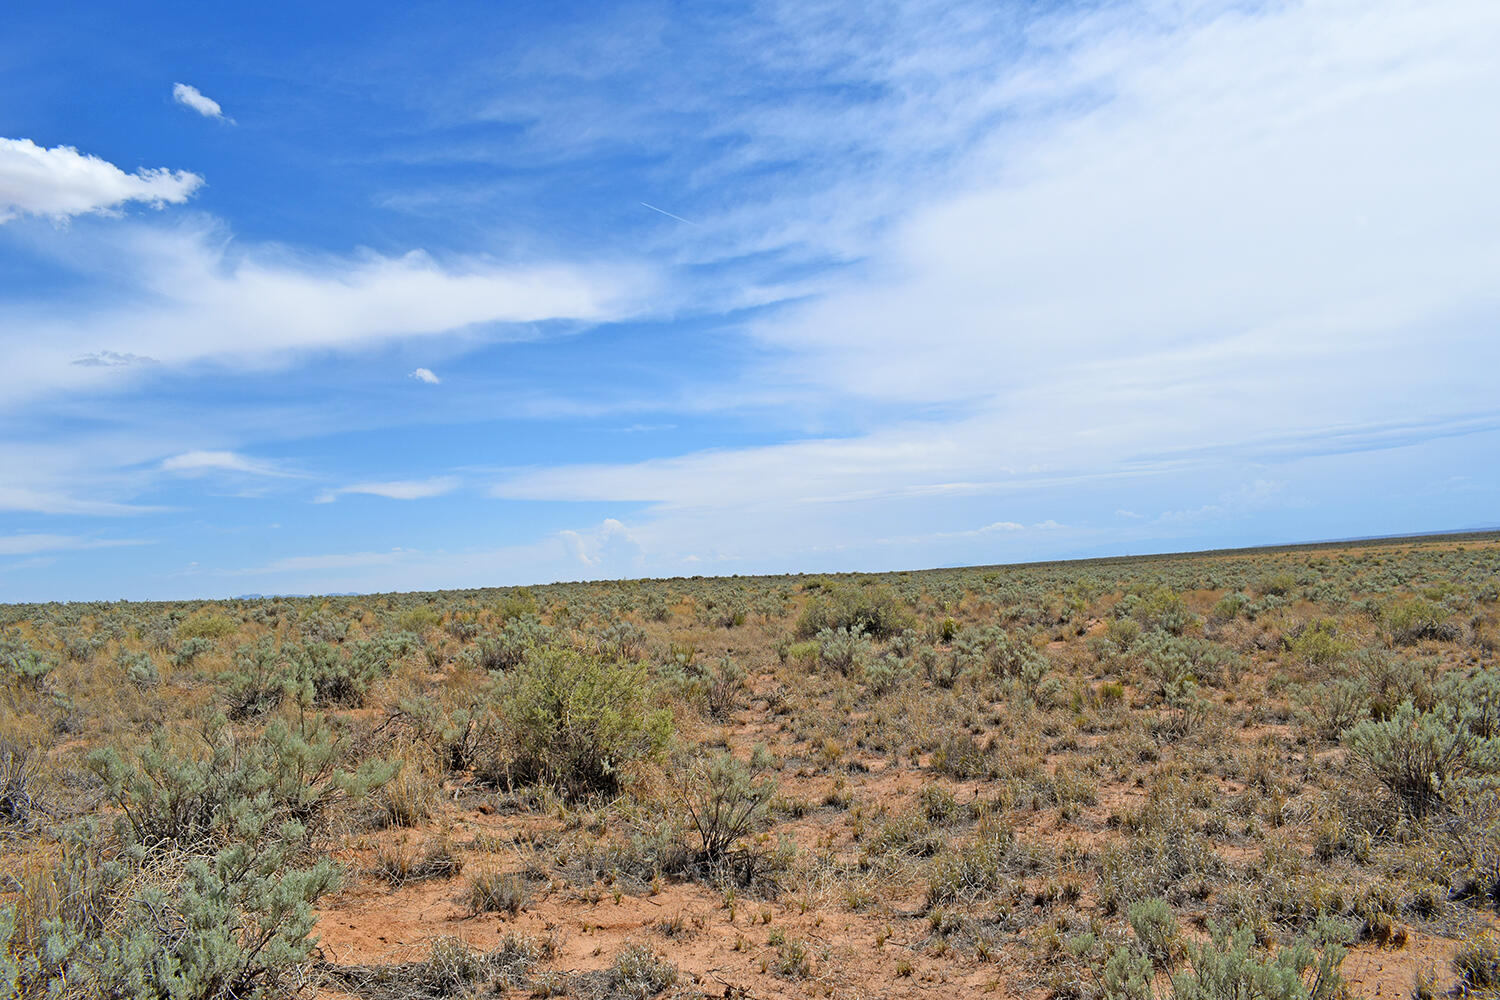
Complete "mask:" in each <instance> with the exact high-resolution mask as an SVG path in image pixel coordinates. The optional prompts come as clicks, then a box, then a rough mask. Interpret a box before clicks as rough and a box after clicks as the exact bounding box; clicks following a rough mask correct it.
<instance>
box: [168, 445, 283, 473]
mask: <svg viewBox="0 0 1500 1000" xmlns="http://www.w3.org/2000/svg"><path fill="white" fill-rule="evenodd" d="M161 469H162V471H163V472H176V473H180V474H182V475H188V476H192V475H201V474H203V473H208V472H240V473H244V474H246V475H252V476H286V475H290V473H287V472H285V471H283V470H281V469H279V468H277V467H276V466H275V465H273V464H272V463H270V462H262V461H258V460H256V459H253V458H247V457H246V456H244V455H241V454H239V453H238V452H233V451H188V452H183V453H182V454H180V455H173V456H172V457H170V458H167V459H163V460H162V463H161Z"/></svg>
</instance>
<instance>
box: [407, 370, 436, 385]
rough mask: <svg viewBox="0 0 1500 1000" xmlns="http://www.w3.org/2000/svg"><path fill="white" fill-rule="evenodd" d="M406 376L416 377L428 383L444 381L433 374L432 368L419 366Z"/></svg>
mask: <svg viewBox="0 0 1500 1000" xmlns="http://www.w3.org/2000/svg"><path fill="white" fill-rule="evenodd" d="M406 377H407V378H410V379H416V380H417V381H418V382H425V383H427V384H428V385H437V384H438V383H439V382H441V381H442V379H440V378H438V377H437V375H435V374H433V371H432V369H431V368H418V369H416V370H415V371H413V372H412V373H411V374H410V375H408V376H406Z"/></svg>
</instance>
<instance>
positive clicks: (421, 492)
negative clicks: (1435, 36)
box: [314, 476, 459, 503]
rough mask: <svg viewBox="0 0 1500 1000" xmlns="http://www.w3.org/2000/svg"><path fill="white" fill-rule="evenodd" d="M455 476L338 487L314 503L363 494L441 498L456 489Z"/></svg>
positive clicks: (402, 498) (405, 497)
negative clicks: (352, 494) (353, 494)
mask: <svg viewBox="0 0 1500 1000" xmlns="http://www.w3.org/2000/svg"><path fill="white" fill-rule="evenodd" d="M458 487H459V480H458V477H456V476H437V477H435V478H432V479H404V480H394V481H391V482H384V483H355V484H353V485H352V486H340V487H339V488H338V489H336V490H327V491H326V492H323V493H320V494H319V495H318V497H317V498H316V500H315V501H314V502H315V503H333V502H334V501H335V500H337V499H338V498H339V497H341V496H345V495H348V494H351V493H363V494H366V495H368V496H375V497H385V498H386V499H387V500H426V499H428V498H430V497H437V496H442V495H443V494H444V493H451V492H453V491H454V490H456V489H458Z"/></svg>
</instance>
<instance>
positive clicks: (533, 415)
mask: <svg viewBox="0 0 1500 1000" xmlns="http://www.w3.org/2000/svg"><path fill="white" fill-rule="evenodd" d="M313 6H314V7H316V9H315V10H302V9H298V8H294V7H291V6H288V7H285V8H283V9H282V10H281V11H275V10H274V9H273V10H272V12H271V13H267V8H265V7H261V8H255V9H254V13H253V14H252V13H250V12H249V11H250V10H251V8H245V11H246V12H245V13H239V12H237V11H234V10H218V9H213V8H212V7H205V6H204V5H201V4H192V5H189V4H159V5H152V6H151V7H150V9H149V10H147V9H144V8H139V9H127V8H125V7H122V6H121V5H118V4H95V5H89V4H80V5H70V7H69V8H68V9H67V10H63V9H62V8H59V7H56V6H53V7H46V6H44V5H24V6H23V8H22V9H18V10H14V11H9V12H8V24H7V30H6V32H5V33H4V35H3V36H0V92H3V93H4V94H5V98H4V100H3V101H0V339H3V342H4V348H5V357H6V359H7V361H8V364H7V365H6V367H5V371H4V373H3V375H0V600H9V601H25V600H50V599H114V598H121V597H125V598H169V597H210V596H228V595H235V594H243V593H304V592H332V591H368V590H413V589H429V588H439V587H472V586H481V585H503V584H514V583H528V582H541V581H548V580H559V579H562V580H573V579H585V578H596V577H621V576H643V575H647V576H669V575H691V574H698V573H703V574H710V573H712V574H728V573H757V572H772V573H779V572H788V571H824V570H847V569H869V570H875V569H892V568H914V567H923V566H934V565H951V564H978V563H994V562H1006V561H1017V560H1026V559H1040V558H1061V557H1069V556H1081V555H1096V554H1115V553H1126V552H1147V551H1166V550H1173V549H1184V548H1204V547H1218V546H1230V545H1241V544H1257V543H1270V542H1278V541H1295V540H1305V539H1319V538H1333V537H1349V536H1360V535H1371V534H1385V533H1400V532H1409V531H1425V530H1442V529H1460V528H1469V527H1481V526H1493V525H1495V524H1496V523H1497V522H1500V516H1497V515H1496V511H1497V510H1500V506H1497V500H1500V469H1497V462H1496V458H1497V456H1500V393H1497V392H1496V389H1495V383H1496V372H1497V370H1500V365H1497V362H1500V337H1497V336H1496V333H1497V325H1496V320H1497V318H1500V190H1497V185H1496V183H1495V165H1496V164H1497V163H1500V128H1497V126H1496V121H1497V119H1496V116H1495V95H1496V94H1500V61H1497V60H1495V58H1494V55H1493V54H1494V52H1495V51H1500V6H1497V5H1495V4H1493V3H1491V2H1488V0H1451V2H1448V3H1444V4H1430V3H1424V2H1415V0H1413V2H1403V0H1302V2H1298V0H1281V2H1266V3H1254V2H1236V3H1229V2H1215V0H1171V2H1168V0H1159V2H1155V0H1140V2H1099V3H1055V4H1049V3H1041V2H1027V3H1021V2H1016V3H1004V2H1001V3H996V2H994V0H988V2H982V3H973V4H970V3H964V2H953V3H926V4H903V3H873V4H872V3H862V4H836V3H829V4H823V3H808V2H797V3H785V4H776V3H770V4H753V5H747V4H702V3H695V4H682V5H673V4H663V3H641V4H627V3H620V4H611V5H561V4H540V3H536V4H510V5H495V4H481V3H472V4H464V3H441V2H439V3H429V4H420V5H408V6H407V7H406V8H405V9H400V10H397V9H394V8H392V9H390V10H388V11H383V10H382V9H381V8H380V7H379V6H378V5H377V6H375V7H372V6H371V5H369V4H359V5H356V4H337V3H329V4H319V5H313Z"/></svg>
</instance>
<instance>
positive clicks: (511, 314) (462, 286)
mask: <svg viewBox="0 0 1500 1000" xmlns="http://www.w3.org/2000/svg"><path fill="white" fill-rule="evenodd" d="M100 240H101V242H100V243H99V244H98V245H97V246H96V247H95V248H94V251H95V252H96V253H97V260H96V261H92V262H91V266H93V265H94V264H96V265H97V269H98V272H99V274H100V276H101V277H107V278H108V279H109V280H110V281H111V282H113V283H121V284H124V285H125V286H126V287H127V288H129V289H130V290H131V294H123V295H122V294H120V293H119V291H118V290H117V289H115V290H112V291H111V293H110V294H109V295H108V296H106V297H104V298H103V299H102V300H101V301H100V302H98V303H93V304H90V303H88V302H87V300H86V299H85V300H84V301H83V302H81V303H79V304H76V305H70V306H67V307H56V306H51V305H49V308H48V309H47V310H46V311H45V312H40V311H38V310H34V309H33V310H24V309H20V308H13V309H11V310H9V311H8V312H7V311H5V310H0V339H3V340H4V341H5V347H6V350H7V355H8V363H10V364H11V373H12V376H13V382H12V384H11V389H12V391H10V392H7V393H6V394H5V395H4V397H3V398H0V408H5V407H7V406H15V405H20V404H22V403H24V402H29V401H31V400H34V399H36V398H38V397H41V396H46V395H48V394H50V393H55V392H58V391H63V390H67V391H73V392H78V391H87V390H90V389H94V390H108V389H111V388H115V387H119V386H124V385H129V384H130V382H131V380H132V379H135V378H139V377H142V376H143V375H144V374H150V375H151V376H152V377H163V376H164V375H167V374H170V373H171V372H173V371H180V370H182V369H184V368H187V367H190V366H214V367H218V368H227V369H230V370H233V371H236V372H242V371H246V370H251V369H254V370H268V369H277V368H281V367H284V366H287V365H289V364H292V363H293V362H294V361H297V360H300V359H304V358H305V357H306V356H307V354H308V353H309V352H313V351H330V350H341V351H354V350H360V349H365V348H369V347H372V346H375V345H377V344H380V343H385V342H390V341H396V340H401V339H405V338H412V337H431V336H437V335H442V334H455V333H458V332H460V331H464V330H468V329H473V328H479V327H483V326H486V325H492V326H508V327H510V328H512V333H511V334H510V335H511V336H516V337H523V336H524V337H530V336H535V331H534V329H533V327H532V326H531V324H538V323H545V322H560V321H561V322H572V323H576V324H583V323H595V322H604V321H608V320H612V319H618V318H623V317H625V316H627V315H634V314H637V313H639V312H641V311H644V310H645V309H647V308H648V307H649V308H655V303H654V302H653V293H654V292H657V291H658V290H659V286H660V281H659V280H657V279H656V278H654V276H653V275H652V274H650V273H648V272H646V271H644V270H642V269H640V268H634V267H618V266H603V265H601V266H588V265H571V266H570V265H548V264H509V263H504V262H500V261H495V260H489V259H485V258H464V259H456V260H451V261H447V262H439V261H437V260H435V259H434V258H433V257H431V256H429V255H427V254H425V253H421V252H412V253H408V254H405V255H403V256H399V257H386V256H380V255H377V254H373V253H362V254H359V255H357V256H353V257H346V258H339V257H326V256H324V257H317V256H310V255H298V254H293V253H291V252H288V251H286V250H284V249H277V248H274V247H265V246H262V247H252V248H240V247H237V246H236V245H235V244H234V243H233V242H232V241H230V240H229V239H228V238H227V236H226V234H225V233H224V232H223V231H222V230H220V229H218V228H216V227H213V226H204V225H196V226H191V227H178V228H173V229H170V230H161V229H154V228H143V227H134V228H130V229H128V230H126V231H120V232H114V231H112V232H111V233H109V234H104V235H103V236H101V237H100ZM78 252H79V253H81V252H82V251H78ZM22 330H24V331H25V335H24V337H23V336H20V335H15V336H12V335H11V334H9V333H6V332H4V331H22ZM488 332H489V334H490V335H491V336H495V337H498V336H503V335H504V334H503V333H501V332H496V331H488ZM125 357H140V358H150V359H153V360H154V361H155V362H157V363H156V364H152V365H144V366H143V365H135V364H127V365H120V364H109V363H105V364H83V365H79V364H74V362H75V361H76V360H78V359H80V358H84V359H89V358H100V359H102V360H104V361H106V362H108V361H110V360H115V359H119V358H125Z"/></svg>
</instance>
